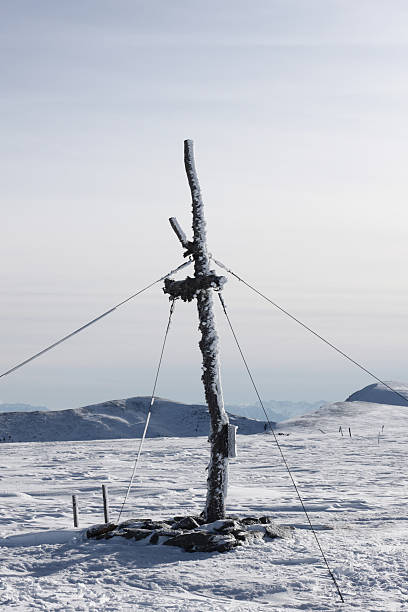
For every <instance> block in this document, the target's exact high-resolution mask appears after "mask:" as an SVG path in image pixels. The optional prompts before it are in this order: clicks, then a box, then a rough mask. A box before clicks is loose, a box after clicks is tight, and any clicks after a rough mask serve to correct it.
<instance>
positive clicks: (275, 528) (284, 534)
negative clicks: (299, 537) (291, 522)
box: [264, 524, 293, 540]
mask: <svg viewBox="0 0 408 612" xmlns="http://www.w3.org/2000/svg"><path fill="white" fill-rule="evenodd" d="M264 529H265V535H266V536H267V537H268V538H270V539H272V540H273V539H275V538H288V537H290V536H291V535H292V531H293V530H292V529H291V528H290V527H282V525H276V524H270V525H265V526H264Z"/></svg>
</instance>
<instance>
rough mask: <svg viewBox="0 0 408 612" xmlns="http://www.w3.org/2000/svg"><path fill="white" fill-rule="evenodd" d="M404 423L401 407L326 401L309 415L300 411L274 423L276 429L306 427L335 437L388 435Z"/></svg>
mask: <svg viewBox="0 0 408 612" xmlns="http://www.w3.org/2000/svg"><path fill="white" fill-rule="evenodd" d="M407 423H408V413H406V411H405V410H403V409H402V407H401V406H396V405H388V406H384V404H375V403H371V402H335V403H334V404H326V405H325V406H323V407H322V408H319V410H316V411H315V412H312V413H310V414H303V415H301V416H298V417H294V418H293V419H288V420H287V421H284V422H282V423H278V430H279V431H280V432H285V431H288V432H290V431H291V430H293V429H294V430H299V429H304V430H309V431H314V432H316V433H318V434H319V435H320V434H328V433H330V434H335V435H336V436H338V437H339V438H341V437H342V433H341V432H340V427H341V428H342V430H343V435H344V436H345V437H346V438H348V436H349V431H348V428H349V427H350V428H351V434H352V436H353V437H355V436H359V435H360V436H361V435H362V436H367V435H369V436H374V437H377V436H378V435H379V434H388V433H390V431H392V430H394V431H401V428H402V427H404V428H406V426H407Z"/></svg>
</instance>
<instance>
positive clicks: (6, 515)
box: [0, 402, 408, 612]
mask: <svg viewBox="0 0 408 612" xmlns="http://www.w3.org/2000/svg"><path fill="white" fill-rule="evenodd" d="M340 425H342V426H343V429H344V428H345V427H350V428H351V431H352V432H353V435H352V437H351V438H350V437H349V436H348V435H347V436H344V437H342V436H341V435H340V434H339V431H338V430H339V426H340ZM382 425H384V433H383V434H382V435H381V436H380V438H379V439H378V432H379V431H380V430H381V427H382ZM278 431H282V432H283V433H289V434H290V435H289V436H279V437H278V439H279V443H280V444H281V446H282V449H283V452H284V453H285V456H286V458H287V461H288V463H289V465H290V466H291V468H292V471H293V475H294V478H295V480H296V482H297V484H298V486H299V488H300V491H301V493H302V495H303V499H304V501H305V504H306V507H307V508H308V510H309V512H310V515H311V518H312V521H313V522H314V524H315V525H316V528H317V530H318V531H317V533H318V536H319V539H320V542H321V545H322V547H323V549H324V551H325V553H326V556H327V558H328V561H329V563H330V566H331V568H332V569H333V572H334V574H335V575H336V577H337V579H338V582H339V585H340V588H341V590H342V592H343V594H344V597H345V600H346V604H345V606H342V605H341V603H340V602H339V599H338V596H337V594H336V592H335V589H334V585H333V583H332V582H331V580H330V577H329V576H328V573H327V570H326V569H325V567H324V565H323V563H322V559H321V557H320V555H319V551H318V549H317V547H316V543H315V541H314V538H313V534H312V533H311V532H310V530H309V529H308V525H307V523H306V521H305V517H304V515H303V513H302V511H301V509H300V507H299V502H298V500H297V498H296V495H295V492H294V491H293V487H292V485H291V483H290V481H289V479H288V475H287V473H286V471H285V468H284V466H283V465H282V462H281V460H280V457H279V454H278V452H277V449H276V447H275V445H274V441H273V437H272V436H271V435H270V434H265V433H260V434H256V435H251V436H243V435H238V457H237V459H234V460H231V461H230V487H229V495H228V499H227V509H228V512H229V513H230V514H238V515H240V516H244V515H251V514H252V515H257V516H261V515H265V514H269V515H271V516H272V517H273V518H274V519H275V520H276V521H277V522H278V523H280V524H286V525H294V526H296V527H297V528H296V529H295V531H294V536H293V538H291V539H285V540H273V541H269V542H266V541H262V542H261V541H260V542H258V543H256V544H253V545H251V546H242V547H240V548H237V549H235V550H234V551H231V552H228V553H225V554H219V553H194V554H189V553H186V552H184V551H182V550H181V549H178V548H173V547H166V546H160V545H158V546H152V545H148V544H146V543H141V544H139V543H134V542H132V541H127V540H124V539H123V541H118V540H121V538H115V539H114V540H108V541H103V540H101V541H90V540H86V539H85V538H84V530H85V528H86V527H89V526H90V525H92V524H96V523H100V522H101V521H102V520H103V508H102V494H101V484H102V483H107V484H108V487H109V497H110V503H111V518H112V519H115V518H116V516H117V513H118V510H119V507H120V504H121V502H122V500H123V497H124V494H125V490H126V486H127V483H128V480H129V477H130V474H131V471H132V467H133V461H134V457H135V452H136V447H137V441H136V440H132V439H121V440H96V441H95V440H93V441H82V442H75V443H73V442H70V441H60V442H43V443H40V444H39V443H14V444H7V443H5V444H2V445H0V465H1V470H0V477H1V482H0V538H1V540H0V544H1V546H2V548H1V556H2V571H1V574H0V603H2V604H3V605H4V607H5V609H7V610H13V609H15V610H31V609H35V610H47V611H48V610H61V611H64V612H65V611H71V610H72V611H73V610H75V611H77V610H84V611H85V610H98V611H99V610H112V611H113V610H139V609H143V610H163V611H164V610H172V611H178V612H181V611H185V612H198V611H200V612H201V611H210V610H211V611H224V610H225V611H234V612H235V611H242V612H244V611H245V612H247V611H260V610H274V611H275V610H276V611H277V612H279V611H283V610H284V611H286V610H313V611H322V612H323V611H325V612H326V611H328V610H330V611H332V610H333V611H337V610H344V609H346V610H367V611H379V612H380V611H381V612H391V611H393V612H394V611H399V610H401V611H403V610H406V609H407V608H408V589H407V585H406V574H407V562H408V517H407V515H406V505H407V493H408V488H407V485H406V478H405V476H404V474H405V472H406V439H407V434H408V411H407V410H406V409H404V408H403V407H398V406H391V405H384V404H369V403H367V402H339V403H336V404H332V405H330V406H327V407H325V408H322V409H320V410H318V411H316V412H315V413H313V414H310V415H304V416H301V417H299V418H297V419H291V420H290V421H286V422H285V423H283V424H282V426H281V427H280V428H279V430H278ZM323 432H324V433H323ZM208 447H209V445H208V442H207V440H206V438H205V437H200V436H198V437H182V438H175V437H171V438H165V439H163V438H161V439H158V438H150V439H148V440H146V442H145V450H144V452H143V455H142V461H141V465H140V467H139V469H138V472H137V476H136V481H135V486H134V488H133V489H132V492H131V495H130V497H129V501H128V504H127V506H126V507H125V517H124V518H125V519H126V518H136V517H139V518H143V517H151V518H158V519H159V518H165V517H170V516H176V515H185V514H189V513H197V512H200V511H201V510H202V509H203V507H204V504H205V492H206V491H205V489H206V470H205V467H206V465H207V463H208ZM73 493H75V494H76V495H77V498H78V505H79V520H80V528H79V529H73V527H72V511H71V495H72V494H73ZM142 542H143V541H142Z"/></svg>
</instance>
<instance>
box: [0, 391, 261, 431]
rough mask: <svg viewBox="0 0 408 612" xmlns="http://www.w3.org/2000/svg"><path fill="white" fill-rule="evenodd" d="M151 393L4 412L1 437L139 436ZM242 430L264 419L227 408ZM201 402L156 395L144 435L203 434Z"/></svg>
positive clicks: (0, 417) (205, 415)
mask: <svg viewBox="0 0 408 612" xmlns="http://www.w3.org/2000/svg"><path fill="white" fill-rule="evenodd" d="M149 404H150V397H132V398H128V399H120V400H112V401H108V402H103V403H101V404H94V405H91V406H85V407H83V408H74V409H68V410H53V411H51V410H50V411H48V410H47V411H37V412H8V413H2V414H0V442H52V441H64V440H65V441H68V440H107V439H115V438H139V437H141V435H142V432H143V429H144V425H145V422H146V416H147V413H148V409H149ZM229 418H230V422H231V424H232V425H236V426H237V427H238V431H239V433H241V434H254V433H259V432H261V431H264V425H265V423H264V422H263V421H256V420H254V419H247V418H245V417H239V416H235V415H232V414H230V415H229ZM209 428H210V420H209V414H208V410H207V407H206V406H201V405H190V404H181V403H178V402H172V401H170V400H165V399H160V398H156V399H155V401H154V404H153V408H152V415H151V419H150V423H149V429H148V431H147V437H149V438H157V437H161V436H171V437H172V436H175V437H190V436H207V435H208V432H209Z"/></svg>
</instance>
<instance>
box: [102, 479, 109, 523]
mask: <svg viewBox="0 0 408 612" xmlns="http://www.w3.org/2000/svg"><path fill="white" fill-rule="evenodd" d="M102 497H103V516H104V518H105V523H109V498H108V488H107V486H106V485H104V484H103V485H102Z"/></svg>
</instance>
